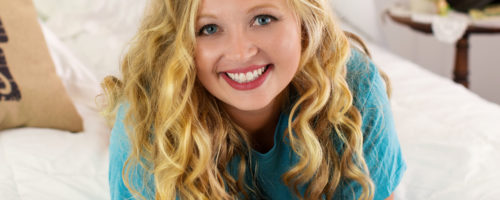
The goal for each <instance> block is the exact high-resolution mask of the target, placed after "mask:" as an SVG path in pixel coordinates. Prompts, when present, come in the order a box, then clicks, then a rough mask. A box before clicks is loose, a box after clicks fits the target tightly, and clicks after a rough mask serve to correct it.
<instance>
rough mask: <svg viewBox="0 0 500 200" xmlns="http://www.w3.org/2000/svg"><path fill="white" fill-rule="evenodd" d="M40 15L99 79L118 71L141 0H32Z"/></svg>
mask: <svg viewBox="0 0 500 200" xmlns="http://www.w3.org/2000/svg"><path fill="white" fill-rule="evenodd" d="M34 3H35V7H36V9H37V12H38V15H39V17H40V19H41V20H42V21H43V22H44V23H45V24H46V26H47V27H48V28H49V29H50V30H52V31H53V32H54V34H55V35H56V36H57V37H58V38H59V39H60V40H61V41H62V42H63V43H64V44H65V45H66V46H67V47H68V48H69V49H71V50H72V52H74V54H75V56H76V57H77V58H78V59H79V60H80V61H81V63H82V64H84V65H85V66H86V67H88V69H89V70H90V71H91V72H92V74H94V75H95V77H96V78H97V80H102V79H103V78H104V77H105V76H106V75H110V74H111V75H115V76H116V75H118V74H119V63H120V58H121V55H122V54H123V52H124V49H125V48H126V46H127V42H128V41H129V40H130V39H131V38H132V37H133V35H134V34H135V33H136V31H137V27H138V25H139V22H140V19H141V16H142V15H143V10H144V7H145V4H146V1H144V0H105V1H99V0H71V1H59V0H34Z"/></svg>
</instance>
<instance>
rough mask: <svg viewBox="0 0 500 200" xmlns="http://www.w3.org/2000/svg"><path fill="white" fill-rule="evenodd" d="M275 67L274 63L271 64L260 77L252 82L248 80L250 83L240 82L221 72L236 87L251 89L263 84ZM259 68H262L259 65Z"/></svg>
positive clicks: (238, 88)
mask: <svg viewBox="0 0 500 200" xmlns="http://www.w3.org/2000/svg"><path fill="white" fill-rule="evenodd" d="M264 66H265V65H264ZM273 67H274V65H270V66H269V67H268V68H267V69H266V71H265V72H264V73H263V74H262V75H261V76H260V77H259V78H257V79H255V80H253V81H251V82H248V83H238V82H236V81H234V80H233V79H231V78H229V77H228V75H227V74H226V73H221V76H222V78H223V79H224V80H225V81H226V82H227V83H228V84H229V85H230V86H231V87H233V88H234V89H237V90H251V89H255V88H257V87H259V86H261V85H262V84H263V83H264V81H265V80H266V78H267V76H268V75H269V73H270V71H271V70H272V68H273ZM258 68H260V67H258ZM258 68H257V69H258ZM247 69H248V68H247ZM243 72H244V71H243ZM243 72H241V73H243ZM230 73H234V72H230ZM238 73H240V72H238Z"/></svg>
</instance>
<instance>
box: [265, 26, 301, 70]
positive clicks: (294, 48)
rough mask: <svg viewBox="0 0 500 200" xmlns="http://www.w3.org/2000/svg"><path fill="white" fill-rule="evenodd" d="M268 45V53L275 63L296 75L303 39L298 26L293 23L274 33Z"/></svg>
mask: <svg viewBox="0 0 500 200" xmlns="http://www.w3.org/2000/svg"><path fill="white" fill-rule="evenodd" d="M267 43H268V44H267V45H266V46H267V52H268V53H269V54H270V55H271V57H273V60H274V62H276V64H278V65H280V66H281V67H282V68H286V69H287V70H291V72H290V73H293V74H294V73H295V71H296V70H297V68H298V65H299V61H300V55H301V38H300V32H299V31H298V29H297V26H296V25H295V24H293V23H288V24H285V25H283V26H282V27H280V28H279V29H277V30H275V31H274V32H273V37H272V38H271V39H268V40H267Z"/></svg>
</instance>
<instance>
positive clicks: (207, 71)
mask: <svg viewBox="0 0 500 200" xmlns="http://www.w3.org/2000/svg"><path fill="white" fill-rule="evenodd" d="M208 47H209V44H207V42H203V41H200V42H197V44H196V48H195V58H194V60H195V64H196V75H197V77H198V79H199V80H200V82H201V83H202V84H203V86H206V85H208V83H209V82H210V75H213V74H215V68H214V67H213V66H214V65H215V60H216V58H215V54H214V52H213V51H210V49H209V48H208Z"/></svg>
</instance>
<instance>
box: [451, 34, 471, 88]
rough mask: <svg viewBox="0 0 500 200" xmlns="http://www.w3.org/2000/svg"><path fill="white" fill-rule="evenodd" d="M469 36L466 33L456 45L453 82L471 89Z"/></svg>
mask: <svg viewBox="0 0 500 200" xmlns="http://www.w3.org/2000/svg"><path fill="white" fill-rule="evenodd" d="M468 76H469V34H468V33H466V34H465V35H464V36H463V37H462V38H461V39H460V40H458V42H457V44H456V54H455V69H454V70H453V81H455V82H456V83H460V84H462V85H463V86H465V87H466V88H469V78H468Z"/></svg>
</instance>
